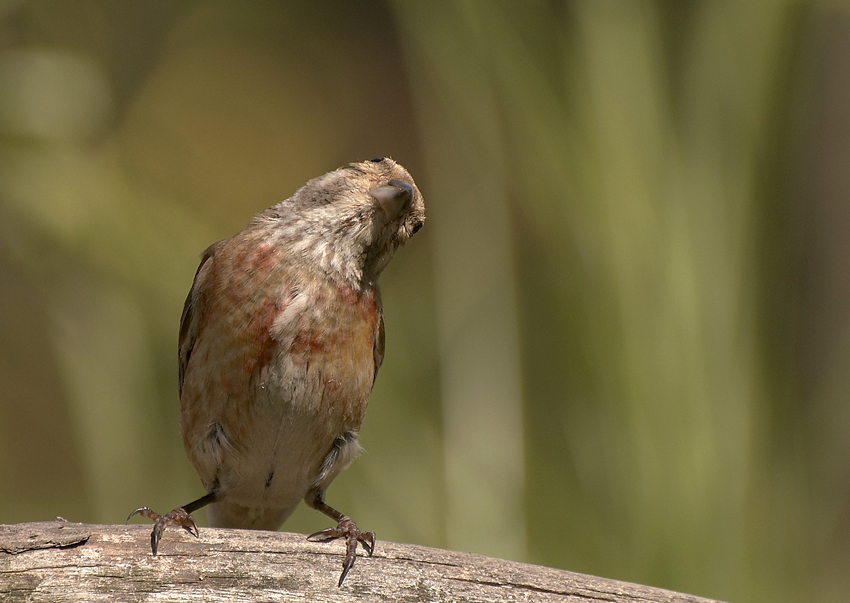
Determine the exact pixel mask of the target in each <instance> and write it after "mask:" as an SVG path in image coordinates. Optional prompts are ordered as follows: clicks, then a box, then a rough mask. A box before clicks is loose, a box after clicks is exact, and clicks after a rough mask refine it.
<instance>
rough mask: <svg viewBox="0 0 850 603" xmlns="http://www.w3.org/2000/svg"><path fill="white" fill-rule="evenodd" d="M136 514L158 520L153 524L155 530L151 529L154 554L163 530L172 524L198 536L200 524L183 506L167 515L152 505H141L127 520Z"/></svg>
mask: <svg viewBox="0 0 850 603" xmlns="http://www.w3.org/2000/svg"><path fill="white" fill-rule="evenodd" d="M134 515H141V516H143V517H147V518H148V519H153V520H154V521H155V522H156V523H155V524H154V526H153V531H151V553H153V554H154V555H156V549H157V546H158V545H159V539H160V538H161V537H162V533H163V531H165V528H167V527H168V526H169V525H171V524H176V525H178V526H180V527H182V528H183V529H184V530H186V531H187V532H189V533H190V534H191V535H192V536H194V537H195V538H197V537H198V526H197V525H195V520H194V519H192V516H191V515H189V513H188V512H187V511H186V509H184V508H183V507H178V508H177V509H174V510H173V511H171V512H170V513H166V514H165V515H160V514H159V513H157V512H156V511H154V510H153V509H151V508H150V507H140V508H138V509H136V510H135V511H133V512H132V513H130V516H129V517H127V521H130V519H131V518H132V517H133V516H134Z"/></svg>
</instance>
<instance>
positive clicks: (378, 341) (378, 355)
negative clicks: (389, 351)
mask: <svg viewBox="0 0 850 603" xmlns="http://www.w3.org/2000/svg"><path fill="white" fill-rule="evenodd" d="M377 295H378V298H377V300H378V327H377V328H376V329H375V342H374V344H373V346H372V356H373V357H374V359H375V374H374V376H373V377H372V385H373V386H374V384H375V378H376V377H377V376H378V369H379V368H381V364H383V362H384V312H383V309H382V308H381V297H380V292H378V293H377Z"/></svg>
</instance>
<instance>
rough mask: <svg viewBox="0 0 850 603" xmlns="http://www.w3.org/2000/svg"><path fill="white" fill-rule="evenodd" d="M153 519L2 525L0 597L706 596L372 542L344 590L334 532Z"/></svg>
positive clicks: (617, 602)
mask: <svg viewBox="0 0 850 603" xmlns="http://www.w3.org/2000/svg"><path fill="white" fill-rule="evenodd" d="M150 530H151V527H150V526H149V525H126V526H124V525H117V526H115V525H92V524H82V523H71V522H67V521H64V520H57V521H53V522H38V523H22V524H15V525H0V600H2V601H4V602H13V601H40V602H42V601H43V602H45V603H50V602H53V601H57V602H58V601H63V602H64V601H88V602H94V601H109V602H112V601H149V600H168V601H284V602H285V601H320V602H321V601H342V600H347V601H350V600H354V599H359V600H369V601H411V602H418V601H535V602H537V601H540V602H546V601H590V600H592V601H609V602H613V603H622V602H640V603H648V602H650V601H659V602H660V601H664V602H667V603H673V602H676V603H679V602H681V603H685V602H687V603H707V602H708V600H707V599H702V598H699V597H694V596H691V595H683V594H678V593H674V592H670V591H666V590H661V589H657V588H652V587H649V586H640V585H637V584H629V583H626V582H618V581H616V580H606V579H603V578H595V577H593V576H585V575H583V574H575V573H573V572H567V571H563V570H557V569H552V568H547V567H540V566H537V565H528V564H525V563H517V562H514V561H505V560H503V559H494V558H491V557H482V556H480V555H470V554H468V553H457V552H453V551H443V550H440V549H432V548H428V547H423V546H414V545H410V544H395V543H391V542H382V541H379V542H378V546H377V551H376V552H375V556H374V557H371V558H369V557H366V556H365V555H359V556H358V559H357V563H356V564H355V566H354V569H353V570H352V571H351V573H350V574H349V576H348V578H347V579H346V582H345V584H344V585H343V586H342V588H337V585H336V583H337V579H338V578H339V572H340V569H341V563H342V553H343V550H344V548H343V544H342V543H340V542H336V543H332V544H326V543H312V542H307V541H306V540H305V538H304V536H303V535H300V534H288V533H285V532H255V531H248V530H224V529H213V528H201V537H200V539H195V538H194V537H193V536H191V535H190V534H188V533H186V532H185V531H183V530H181V529H176V528H170V529H169V530H168V531H167V532H166V534H165V536H164V537H163V539H162V542H161V543H160V547H159V555H157V556H156V557H154V556H152V555H151V554H150Z"/></svg>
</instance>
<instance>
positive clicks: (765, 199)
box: [0, 0, 850, 601]
mask: <svg viewBox="0 0 850 603" xmlns="http://www.w3.org/2000/svg"><path fill="white" fill-rule="evenodd" d="M379 155H390V156H392V157H394V158H395V159H397V160H398V161H400V162H401V163H402V164H404V165H405V166H406V167H407V168H408V169H409V170H410V172H411V173H412V174H413V175H414V177H415V178H416V181H417V183H418V185H419V187H420V189H421V190H422V192H423V194H424V196H425V199H426V204H427V211H428V223H427V225H426V228H424V229H423V230H422V232H421V233H420V234H419V235H417V237H416V238H415V239H414V240H413V241H412V242H411V244H410V245H409V246H408V247H406V248H404V249H402V250H401V251H400V252H399V253H398V255H397V256H396V259H395V260H394V261H393V263H392V264H391V265H390V266H389V268H388V269H387V271H386V272H385V274H384V276H383V278H382V290H383V294H384V306H385V314H386V328H387V356H386V361H385V364H384V367H383V369H382V370H381V373H380V375H379V377H378V381H377V384H376V387H375V390H374V393H373V396H372V400H371V404H370V410H369V415H368V417H367V420H366V423H365V426H364V428H363V431H362V438H361V441H362V443H363V445H364V446H365V448H366V451H367V452H366V454H364V455H363V456H362V457H361V458H360V459H359V460H358V461H357V462H356V463H355V464H354V466H353V467H352V468H351V469H350V470H348V471H347V472H346V473H344V474H343V475H342V476H340V477H339V478H338V479H337V480H336V482H335V483H334V485H333V486H332V487H331V489H330V491H329V493H328V501H329V502H330V503H331V504H332V505H334V506H336V507H338V508H340V509H341V510H343V511H344V512H346V513H347V514H349V515H351V516H352V517H354V518H355V519H356V520H357V521H358V523H359V524H360V525H361V526H363V527H364V528H366V529H373V530H375V531H376V532H377V534H378V537H379V539H384V540H394V541H402V542H412V543H419V544H426V545H432V546H439V547H449V548H453V549H459V550H467V551H474V552H479V553H484V554H489V555H497V556H502V557H507V558H512V559H518V560H524V561H529V562H534V563H540V564H545V565H549V566H554V567H560V568H567V569H571V570H575V571H580V572H586V573H591V574H596V575H601V576H606V577H612V578H618V579H622V580H629V581H636V582H641V583H645V584H652V585H656V586H662V587H666V588H671V589H676V590H682V591H687V592H691V593H694V594H699V595H704V596H710V597H716V598H720V599H725V600H730V601H802V600H806V601H839V600H847V597H848V596H849V595H850V404H848V390H850V6H848V5H847V4H845V3H841V2H827V1H820V2H814V1H812V2H805V1H797V2H790V1H789V2H779V1H773V2H771V1H743V2H722V1H705V2H693V1H679V0H668V1H666V2H661V1H659V2H648V1H640V0H630V1H613V0H575V1H570V2H545V1H530V0H529V1H524V2H497V1H489V2H483V1H482V2H471V1H465V2H436V1H434V2H416V3H414V2H406V1H403V0H398V1H397V2H376V3H358V2H331V3H310V2H286V3H284V2H279V3H276V2H266V1H262V2H261V1H246V2H239V3H235V2H234V3H227V2H207V1H204V2H201V1H173V0H168V1H166V0H156V1H146V2H140V1H131V0H112V1H75V2H65V1H61V0H56V1H39V0H31V1H27V0H0V522H3V523H13V522H21V521H31V520H46V519H52V518H53V517H55V516H57V515H61V516H63V517H65V518H67V519H69V520H76V521H90V522H104V523H120V522H122V521H123V520H124V518H125V517H126V516H127V514H128V512H129V511H131V510H132V509H134V508H136V507H138V506H140V505H143V504H147V505H150V506H152V507H153V508H155V509H159V510H161V511H166V510H169V509H171V508H173V507H174V506H176V505H178V504H183V503H186V502H188V501H190V500H193V499H194V498H196V497H197V496H199V495H200V494H201V493H202V490H201V487H200V483H199V480H198V479H197V476H196V475H195V473H194V471H193V469H192V468H191V466H190V465H189V463H188V461H187V459H186V457H185V454H184V452H183V449H182V444H181V441H180V434H179V429H178V412H179V402H178V400H177V387H176V385H177V362H176V360H177V353H176V352H177V351H176V339H177V326H178V321H179V316H180V311H181V308H182V304H183V299H184V297H185V295H186V292H187V291H188V289H189V286H190V284H191V280H192V276H193V273H194V270H195V268H196V267H197V262H198V258H199V254H200V252H201V251H202V250H203V249H204V248H205V247H206V246H207V245H208V244H210V243H212V242H214V241H216V240H218V239H220V238H224V237H227V236H230V235H232V234H233V233H235V232H236V231H237V230H239V229H241V228H242V227H243V226H244V225H245V224H246V223H247V222H248V220H249V219H250V218H251V217H252V216H253V214H255V213H256V212H258V211H260V210H262V209H264V208H266V207H267V206H269V205H272V204H274V203H276V202H277V201H279V200H281V199H283V198H285V197H288V196H289V195H290V194H291V193H292V192H294V190H295V189H296V188H297V187H299V186H300V185H301V184H303V183H304V182H306V181H307V180H308V179H309V178H311V177H314V176H317V175H319V174H321V173H324V172H326V171H328V170H331V169H334V168H336V167H337V166H339V165H342V164H345V163H347V162H349V161H354V160H362V159H367V158H370V157H373V156H379ZM198 519H199V520H203V519H204V514H203V512H201V513H199V514H198ZM326 525H327V521H326V519H325V518H324V517H322V516H320V515H319V514H318V513H315V512H313V511H310V510H308V509H306V508H303V506H302V508H301V509H300V510H299V511H298V512H297V513H296V515H295V516H294V517H293V518H292V519H291V520H290V521H289V522H288V523H287V524H286V526H285V528H284V529H287V530H291V531H300V532H310V531H313V530H317V529H321V528H323V527H326ZM139 546H140V547H145V546H146V545H145V543H143V542H140V543H139Z"/></svg>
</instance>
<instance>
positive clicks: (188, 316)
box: [177, 241, 224, 397]
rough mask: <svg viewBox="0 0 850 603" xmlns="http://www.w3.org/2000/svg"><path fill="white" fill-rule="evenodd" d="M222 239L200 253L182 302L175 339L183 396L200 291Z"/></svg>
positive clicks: (200, 307)
mask: <svg viewBox="0 0 850 603" xmlns="http://www.w3.org/2000/svg"><path fill="white" fill-rule="evenodd" d="M223 243H224V241H219V242H218V243H213V244H212V245H210V246H209V247H207V248H206V249H205V250H204V253H202V254H201V263H200V265H199V266H198V270H197V271H196V272H195V280H194V281H192V288H191V289H189V295H187V296H186V302H185V303H184V304H183V314H182V315H181V316H180V336H179V338H178V341H177V346H178V347H177V357H178V361H179V374H178V378H179V389H178V391H179V395H180V396H181V397H182V396H183V378H184V377H185V376H186V367H187V366H188V365H189V357H190V356H191V355H192V348H194V347H195V341H197V339H198V333H199V332H200V324H201V321H200V318H201V315H202V314H203V296H202V295H201V292H202V291H203V290H204V289H205V288H206V287H205V285H206V281H207V279H208V278H209V274H210V268H211V266H212V264H211V262H209V261H208V260H210V259H211V258H212V257H213V256H214V255H215V252H216V251H217V250H218V248H219V247H221V245H222V244H223Z"/></svg>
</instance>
